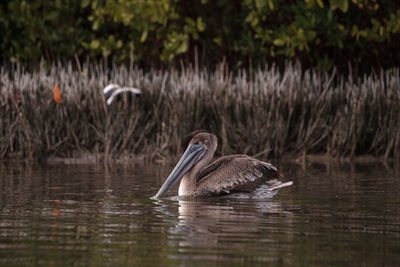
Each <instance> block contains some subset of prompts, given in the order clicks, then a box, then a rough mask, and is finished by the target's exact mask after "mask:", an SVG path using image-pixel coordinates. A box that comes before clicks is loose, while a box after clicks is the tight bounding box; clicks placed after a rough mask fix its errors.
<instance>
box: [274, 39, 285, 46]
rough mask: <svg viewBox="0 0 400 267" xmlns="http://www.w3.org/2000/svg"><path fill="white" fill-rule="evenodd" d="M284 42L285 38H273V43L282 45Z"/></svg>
mask: <svg viewBox="0 0 400 267" xmlns="http://www.w3.org/2000/svg"><path fill="white" fill-rule="evenodd" d="M284 44H285V40H283V39H279V38H277V39H275V40H274V45H276V46H283V45H284Z"/></svg>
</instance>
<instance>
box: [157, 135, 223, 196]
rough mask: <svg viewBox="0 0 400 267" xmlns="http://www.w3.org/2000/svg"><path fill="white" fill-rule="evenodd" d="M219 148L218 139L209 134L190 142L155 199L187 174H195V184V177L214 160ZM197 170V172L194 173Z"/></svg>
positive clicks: (198, 136)
mask: <svg viewBox="0 0 400 267" xmlns="http://www.w3.org/2000/svg"><path fill="white" fill-rule="evenodd" d="M216 148H217V137H216V136H215V135H213V134H209V133H198V134H196V135H195V136H194V137H193V138H192V140H191V141H190V143H189V145H188V147H187V148H186V151H185V152H184V153H183V155H182V157H181V159H180V160H179V162H178V163H177V164H176V166H175V168H174V169H173V170H172V172H171V173H170V175H169V176H168V178H167V179H166V180H165V182H164V184H163V185H162V186H161V188H160V190H158V192H157V194H156V195H155V196H154V197H153V198H155V199H157V198H159V197H162V196H163V195H164V194H165V193H166V192H167V191H168V190H169V189H170V188H171V187H173V186H174V185H175V184H176V182H178V181H179V180H180V179H181V178H182V177H183V176H185V175H186V174H190V173H193V175H191V176H190V178H191V180H192V181H191V182H194V183H195V181H196V180H195V179H196V177H195V175H197V173H198V172H199V170H201V169H202V168H203V167H205V166H206V165H207V163H208V162H209V161H210V160H211V159H212V157H213V155H214V152H215V150H216ZM193 170H195V171H193Z"/></svg>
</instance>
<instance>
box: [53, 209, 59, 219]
mask: <svg viewBox="0 0 400 267" xmlns="http://www.w3.org/2000/svg"><path fill="white" fill-rule="evenodd" d="M53 216H54V217H55V218H58V217H60V210H59V209H53Z"/></svg>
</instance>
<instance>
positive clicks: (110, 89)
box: [103, 84, 142, 105]
mask: <svg viewBox="0 0 400 267" xmlns="http://www.w3.org/2000/svg"><path fill="white" fill-rule="evenodd" d="M122 92H131V93H133V94H135V95H140V94H141V93H142V91H141V90H139V89H137V88H134V87H121V86H119V85H118V84H109V85H107V86H106V87H104V89H103V93H104V95H105V97H106V99H107V105H111V103H112V101H113V100H114V97H116V96H117V95H119V94H120V93H122Z"/></svg>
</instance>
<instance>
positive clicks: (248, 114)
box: [0, 64, 400, 160]
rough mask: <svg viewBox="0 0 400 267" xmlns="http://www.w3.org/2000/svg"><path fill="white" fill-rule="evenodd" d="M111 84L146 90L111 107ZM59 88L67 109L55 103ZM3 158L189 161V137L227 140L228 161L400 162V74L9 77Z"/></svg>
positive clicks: (10, 72)
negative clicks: (201, 133)
mask: <svg viewBox="0 0 400 267" xmlns="http://www.w3.org/2000/svg"><path fill="white" fill-rule="evenodd" d="M109 83H117V84H120V85H126V86H128V85H129V86H134V87H137V88H140V89H142V91H143V94H142V95H140V96H139V97H134V96H130V95H129V94H126V95H123V96H122V97H121V99H119V101H116V102H113V104H112V105H111V106H107V105H106V104H105V99H104V96H103V94H102V88H103V87H104V86H105V85H107V84H109ZM54 84H58V86H59V87H60V89H61V93H62V102H61V103H60V104H56V103H55V102H54V100H53V95H52V94H53V91H52V89H53V86H54ZM0 125H1V128H0V158H12V157H17V158H24V159H44V158H46V157H48V156H50V155H58V156H63V157H71V156H73V155H74V153H76V152H77V151H78V152H90V153H95V154H96V155H100V156H99V159H100V160H108V159H112V158H118V157H121V156H123V155H131V154H136V155H138V154H143V155H146V156H150V157H164V156H168V155H170V154H177V153H180V152H181V149H182V146H183V145H184V144H185V142H186V139H187V137H188V134H189V133H191V132H193V131H194V130H198V129H202V130H207V131H210V132H213V133H215V134H216V135H218V137H219V141H220V150H219V153H221V154H230V153H246V154H249V155H255V156H258V157H260V158H266V157H269V156H281V155H284V154H286V153H290V154H296V155H306V154H309V153H322V154H328V155H331V156H335V157H354V156H356V155H362V154H372V155H376V156H383V157H385V158H389V157H396V158H398V157H400V127H399V126H400V76H399V69H394V70H390V71H384V72H381V73H380V74H379V75H371V76H365V77H363V78H358V79H355V78H353V77H352V76H351V75H350V76H348V77H345V78H343V77H339V76H338V75H335V73H320V72H317V71H309V70H307V71H303V70H301V69H300V67H298V66H295V65H288V66H287V68H286V69H285V70H284V71H283V72H279V71H278V70H277V69H276V68H274V67H268V68H266V69H258V70H256V71H254V72H253V73H252V75H251V76H249V73H248V72H246V71H239V72H238V73H235V74H233V73H231V72H229V71H228V70H227V69H226V67H225V66H224V65H220V66H219V67H218V68H217V69H216V70H215V71H207V70H204V71H195V70H193V69H190V68H188V69H184V70H182V71H179V72H178V71H175V70H171V71H169V72H160V71H148V72H144V71H143V70H140V69H137V68H134V69H128V68H126V67H124V66H122V67H121V66H119V67H117V66H114V67H113V68H111V69H107V68H105V67H104V66H102V65H87V66H83V68H82V71H80V72H79V71H76V70H74V68H73V66H72V65H71V64H58V65H55V66H53V67H52V68H51V70H48V69H46V68H45V67H42V68H41V69H40V70H39V71H38V72H36V73H28V72H25V71H24V70H23V69H21V68H19V67H18V66H14V67H8V68H6V67H3V68H1V69H0Z"/></svg>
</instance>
